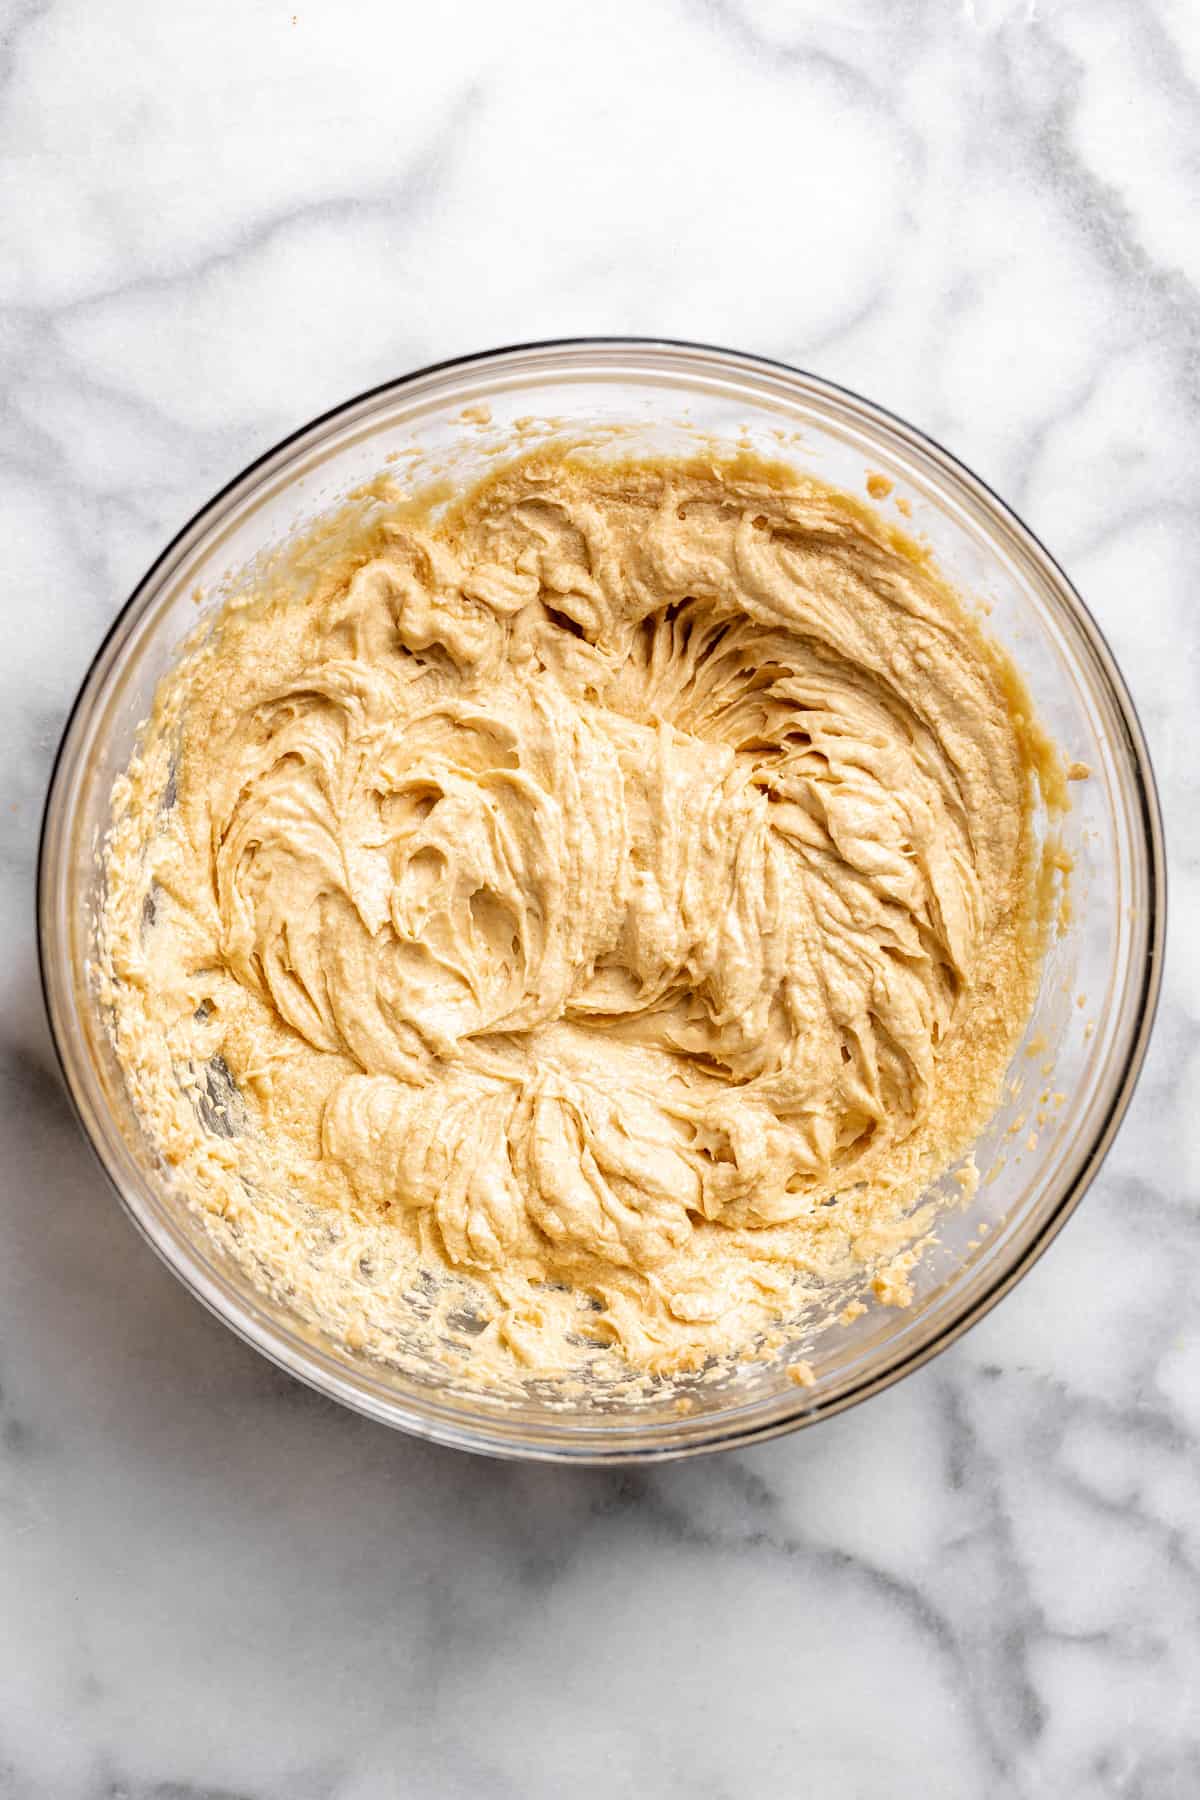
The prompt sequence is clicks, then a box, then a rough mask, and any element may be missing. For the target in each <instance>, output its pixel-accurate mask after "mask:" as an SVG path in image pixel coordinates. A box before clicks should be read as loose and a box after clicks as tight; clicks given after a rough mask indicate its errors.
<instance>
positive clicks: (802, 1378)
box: [787, 1362, 817, 1388]
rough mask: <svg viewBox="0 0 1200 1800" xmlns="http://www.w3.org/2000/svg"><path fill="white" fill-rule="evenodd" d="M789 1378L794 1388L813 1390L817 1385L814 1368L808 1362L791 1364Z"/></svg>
mask: <svg viewBox="0 0 1200 1800" xmlns="http://www.w3.org/2000/svg"><path fill="white" fill-rule="evenodd" d="M787 1377H788V1380H789V1381H790V1382H791V1383H792V1384H793V1386H794V1387H802V1388H812V1387H816V1385H817V1378H816V1375H815V1374H814V1373H813V1366H812V1364H811V1363H808V1362H794V1363H792V1364H790V1365H789V1367H788V1372H787Z"/></svg>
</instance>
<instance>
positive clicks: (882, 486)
mask: <svg viewBox="0 0 1200 1800" xmlns="http://www.w3.org/2000/svg"><path fill="white" fill-rule="evenodd" d="M894 485H895V484H894V483H893V482H892V481H891V480H890V479H889V478H888V476H886V475H879V474H876V473H875V472H872V473H871V474H870V475H868V476H867V492H868V494H870V496H871V498H872V500H886V499H887V497H888V495H889V494H890V493H891V491H892V488H893V486H894Z"/></svg>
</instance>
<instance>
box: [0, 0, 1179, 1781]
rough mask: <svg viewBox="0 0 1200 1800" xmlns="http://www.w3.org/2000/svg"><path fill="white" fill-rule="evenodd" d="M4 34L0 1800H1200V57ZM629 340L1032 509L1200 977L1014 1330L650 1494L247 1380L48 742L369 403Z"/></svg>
mask: <svg viewBox="0 0 1200 1800" xmlns="http://www.w3.org/2000/svg"><path fill="white" fill-rule="evenodd" d="M292 7H298V8H299V10H298V11H297V12H295V13H293V11H292V10H291V9H292ZM0 36H2V47H0V101H2V105H0V157H2V159H3V184H4V185H3V193H4V204H3V206H2V207H0V287H2V289H3V294H2V305H0V366H2V369H3V375H2V380H3V395H4V403H3V408H2V411H0V519H2V520H3V533H2V536H0V546H2V549H0V755H2V757H3V766H4V768H5V770H6V776H7V779H6V787H7V794H6V797H5V800H4V803H3V807H2V809H0V944H2V946H3V952H2V955H0V995H2V998H0V1171H2V1173H0V1232H2V1237H0V1246H2V1247H0V1620H2V1621H3V1625H2V1627H0V1796H3V1797H4V1800H27V1797H37V1800H43V1797H46V1800H374V1797H375V1796H392V1795H405V1796H408V1795H412V1796H420V1797H424V1796H454V1797H457V1796H480V1797H485V1800H491V1797H493V1796H494V1797H496V1800H508V1797H513V1800H527V1797H532V1800H539V1797H542V1796H544V1797H546V1800H557V1797H558V1796H560V1795H563V1794H568V1793H569V1794H571V1795H572V1796H574V1797H575V1800H590V1797H591V1796H601V1795H605V1796H607V1795H611V1794H636V1795H655V1796H660V1795H661V1796H688V1797H692V1796H696V1797H700V1800H705V1797H707V1800H741V1797H742V1796H746V1797H747V1800H749V1797H750V1796H753V1797H754V1800H772V1797H775V1796H779V1797H781V1800H783V1797H786V1800H795V1797H797V1796H801V1795H803V1796H809V1795H814V1796H824V1795H826V1794H828V1795H838V1796H846V1797H847V1800H893V1797H895V1796H908V1795H918V1794H919V1795H921V1796H922V1797H923V1800H989V1797H990V1796H1009V1795H1013V1796H1029V1797H1031V1800H1036V1797H1039V1796H1047V1797H1053V1800H1063V1797H1065V1796H1071V1797H1072V1800H1075V1797H1078V1800H1093V1797H1096V1800H1099V1797H1101V1796H1103V1797H1106V1800H1107V1797H1109V1796H1112V1797H1114V1800H1115V1797H1118V1796H1119V1797H1120V1800H1184V1797H1186V1800H1194V1796H1196V1795H1197V1794H1198V1793H1200V1298H1198V1296H1197V1285H1198V1284H1197V1275H1198V1273H1200V1105H1198V1104H1197V1102H1198V1101H1200V956H1198V955H1197V953H1196V951H1195V948H1194V946H1192V945H1191V942H1190V923H1191V920H1192V918H1193V916H1194V914H1195V911H1196V909H1197V907H1198V906H1200V839H1198V835H1197V829H1196V820H1197V818H1198V817H1200V783H1198V780H1197V773H1196V770H1197V761H1196V756H1195V749H1194V746H1192V740H1191V733H1192V731H1193V729H1194V728H1195V720H1196V711H1197V704H1198V702H1200V612H1198V611H1197V604H1196V594H1197V587H1198V583H1200V534H1198V533H1197V530H1196V519H1197V511H1196V504H1197V503H1196V474H1197V468H1198V466H1200V223H1198V222H1197V221H1198V215H1197V208H1196V186H1195V171H1196V167H1197V159H1198V158H1200V99H1198V94H1200V89H1198V86H1197V84H1198V83H1200V12H1198V11H1197V10H1196V8H1195V7H1194V6H1191V5H1189V4H1188V0H1175V3H1174V4H1172V3H1171V0H1146V3H1144V4H1139V3H1137V0H1128V3H1126V4H1122V3H1120V0H1086V3H1084V0H896V3H891V0H839V3H838V4H836V5H835V4H834V3H833V0H828V3H824V4H818V3H815V0H813V3H809V0H791V3H790V4H784V3H780V0H776V3H772V0H612V3H611V4H608V5H606V6H604V7H588V8H584V7H573V6H570V5H563V4H561V0H516V4H510V5H508V6H504V7H497V6H491V5H487V4H485V3H484V0H469V3H467V4H448V5H443V6H440V7H439V6H434V7H427V8H425V7H423V8H420V9H415V8H414V9H408V11H407V14H406V9H404V8H402V7H397V6H396V5H395V4H394V0H380V3H379V4H374V3H373V0H353V3H349V4H342V5H337V4H333V3H332V0H322V3H321V4H308V3H306V0H284V3H283V4H280V5H267V4H263V3H261V0H220V3H218V0H205V3H204V4H201V3H200V0H176V3H175V4H172V5H169V6H168V5H163V6H145V5H140V4H138V3H137V0H110V4H107V5H105V6H98V5H88V4H86V3H85V0H78V3H73V0H6V3H4V4H2V5H0ZM588 331H599V332H609V333H619V332H633V333H643V334H647V333H648V334H664V335H675V336H682V337H688V338H694V339H705V340H710V341H715V342H718V343H729V344H734V345H738V346H742V347H744V348H746V349H751V350H758V351H762V352H765V353H767V354H770V355H773V356H777V357H781V358H784V359H787V360H791V361H794V362H798V363H801V364H803V365H806V366H808V367H810V368H813V369H816V370H818V371H820V372H822V373H823V374H825V375H828V376H831V377H833V378H835V379H836V380H839V381H842V382H845V383H846V384H848V385H850V386H851V387H854V388H857V389H859V390H861V391H863V392H865V393H868V394H870V395H872V396H873V397H875V398H876V399H878V400H880V401H882V402H884V403H885V404H887V405H888V406H890V407H892V408H894V409H896V410H897V411H899V412H900V413H902V414H904V415H906V416H908V417H910V418H911V419H913V420H914V421H915V422H916V423H918V424H920V425H922V426H924V427H925V428H927V429H928V430H930V431H932V432H933V433H934V434H935V435H936V436H937V437H939V438H940V439H942V440H943V441H944V442H945V443H947V444H948V445H950V446H951V447H952V448H953V449H955V450H956V451H957V452H958V453H959V454H960V455H962V456H963V457H964V458H965V459H966V460H967V461H968V462H969V463H971V464H972V465H973V466H974V467H975V468H976V469H978V470H979V472H980V473H981V474H982V475H984V476H985V478H986V479H987V480H989V481H990V482H991V483H992V484H993V485H994V486H995V487H996V488H998V489H999V491H1000V492H1001V493H1003V494H1004V495H1006V496H1007V497H1008V498H1009V499H1010V500H1011V501H1013V502H1014V503H1015V504H1016V505H1017V507H1018V508H1019V509H1020V510H1021V511H1022V512H1023V513H1024V515H1025V516H1026V517H1027V518H1028V520H1029V521H1030V523H1031V524H1032V525H1033V527H1034V529H1035V530H1036V531H1037V532H1038V533H1039V534H1040V535H1041V536H1042V537H1043V539H1044V540H1045V541H1046V542H1047V543H1048V544H1049V545H1050V546H1051V548H1052V549H1053V550H1054V551H1055V552H1056V554H1057V555H1058V556H1059V557H1060V559H1061V560H1062V561H1063V562H1064V563H1065V564H1066V566H1067V568H1068V569H1069V570H1070V572H1071V574H1072V575H1073V577H1074V578H1075V580H1076V582H1077V583H1078V585H1079V586H1080V588H1081V589H1082V591H1083V593H1084V595H1085V596H1086V598H1087V600H1088V601H1089V603H1090V604H1091V606H1092V607H1093V609H1094V611H1095V612H1096V614H1097V615H1098V617H1099V619H1100V621H1101V623H1102V625H1103V627H1104V629H1105V631H1106V632H1107V633H1108V635H1109V637H1110V639H1111V641H1112V643H1113V645H1114V647H1115V649H1116V651H1117V653H1118V655H1119V657H1120V659H1121V661H1122V663H1123V666H1124V668H1125V670H1126V672H1127V674H1128V677H1129V680H1130V683H1131V685H1132V687H1133V690H1134V694H1135V696H1136V698H1137V700H1138V701H1139V703H1140V705H1141V708H1142V712H1143V718H1144V720H1145V723H1146V727H1147V730H1148V734H1149V737H1150V739H1151V743H1152V747H1153V751H1154V754H1155V758H1156V764H1157V770H1158V776H1159V781H1160V784H1161V789H1162V797H1163V803H1164V807H1165V811H1166V817H1167V826H1168V835H1169V840H1170V848H1171V856H1172V877H1173V892H1172V899H1173V911H1174V918H1175V920H1176V921H1177V922H1178V923H1177V926H1176V929H1175V931H1174V934H1173V941H1172V944H1171V948H1170V956H1169V963H1168V970H1167V980H1166V987H1165V991H1164V996H1163V1003H1162V1008H1161V1012H1160V1016H1159V1023H1158V1028H1157V1035H1156V1039H1155V1042H1154V1046H1153V1048H1152V1051H1151V1055H1150V1058H1149V1061H1148V1063H1147V1066H1146V1069H1145V1072H1144V1075H1143V1078H1142V1083H1141V1087H1140V1090H1139V1092H1138V1095H1137V1098H1136V1101H1135V1103H1134V1106H1133V1108H1132V1111H1131V1112H1130V1115H1129V1117H1128V1119H1127V1121H1126V1124H1125V1126H1124V1129H1123V1131H1122V1133H1121V1135H1120V1138H1119V1141H1118V1143H1117V1145H1116V1147H1115V1149H1114V1150H1113V1152H1112V1154H1111V1156H1110V1157H1109V1160H1108V1163H1107V1165H1106V1167H1105V1169H1104V1171H1103V1173H1102V1175H1101V1177H1100V1178H1099V1180H1098V1181H1097V1182H1096V1184H1095V1186H1094V1188H1093V1190H1092V1192H1091V1194H1090V1195H1089V1197H1088V1199H1087V1201H1086V1203H1085V1204H1084V1205H1083V1207H1082V1208H1081V1210H1080V1212H1079V1213H1078V1215H1077V1216H1076V1218H1075V1220H1074V1221H1073V1222H1072V1224H1071V1225H1070V1226H1069V1228H1068V1229H1067V1231H1066V1232H1065V1233H1064V1235H1063V1236H1062V1238H1061V1239H1060V1240H1059V1241H1058V1242H1057V1243H1056V1244H1055V1245H1054V1247H1053V1249H1052V1250H1051V1251H1050V1253H1049V1254H1048V1255H1047V1256H1046V1257H1045V1259H1044V1260H1043V1261H1042V1263H1041V1264H1040V1265H1039V1266H1038V1267H1037V1269H1036V1270H1035V1271H1034V1272H1033V1273H1032V1274H1031V1275H1030V1277H1029V1278H1028V1279H1027V1280H1026V1281H1025V1283H1024V1284H1023V1285H1022V1287H1021V1288H1020V1289H1019V1290H1018V1291H1017V1292H1016V1293H1014V1294H1013V1295H1012V1296H1011V1297H1010V1298H1009V1299H1008V1300H1006V1301H1005V1303H1004V1304H1003V1305H1002V1306H1001V1307H1000V1309H999V1310H998V1311H997V1312H996V1313H994V1314H993V1315H992V1316H991V1317H990V1318H988V1319H987V1320H986V1321H985V1322H984V1323H983V1324H981V1325H980V1326H979V1327H978V1328H977V1329H976V1330H975V1331H973V1332H972V1333H971V1334H970V1335H969V1336H968V1337H967V1338H966V1339H965V1340H964V1341H963V1342H961V1343H960V1344H959V1345H957V1346H956V1347H955V1348H954V1349H953V1350H951V1351H950V1352H948V1353H947V1354H946V1355H944V1356H942V1357H941V1358H940V1359H939V1360H937V1361H936V1362H935V1363H934V1364H933V1365H932V1366H930V1367H929V1368H927V1369H926V1370H924V1371H923V1372H922V1373H920V1374H919V1375H917V1376H914V1377H912V1378H910V1379H909V1380H908V1381H906V1382H905V1383H903V1384H902V1385H901V1386H900V1387H898V1388H896V1389H893V1390H892V1391H891V1392H890V1393H888V1394H886V1395H885V1396H883V1397H881V1398H879V1399H876V1400H874V1401H872V1402H871V1403H869V1404H868V1405H867V1406H865V1407H862V1408H860V1409H859V1410H858V1411H856V1412H854V1413H852V1414H849V1415H847V1416H845V1417H842V1418H840V1419H837V1420H835V1421H833V1422H831V1423H828V1424H826V1425H824V1426H822V1427H820V1428H818V1429H817V1430H815V1431H812V1432H808V1433H804V1434H801V1435H799V1436H795V1437H792V1438H790V1439H785V1440H782V1441H779V1442H776V1443H771V1444H767V1445H764V1446H762V1447H760V1448H758V1449H756V1450H753V1451H750V1452H747V1453H745V1454H739V1455H736V1456H733V1455H731V1456H726V1457H717V1458H710V1459H706V1460H702V1461H700V1462H695V1463H690V1464H684V1465H676V1466H671V1467H664V1468H662V1469H660V1470H656V1471H647V1472H637V1473H621V1472H615V1473H603V1472H597V1471H588V1470H561V1471H560V1470H554V1469H546V1468H521V1467H515V1466H504V1465H500V1464H493V1463H488V1462H486V1461H483V1460H479V1459H473V1458H469V1457H466V1456H462V1455H457V1454H454V1453H451V1452H448V1451H440V1450H436V1449H433V1448H431V1447H428V1446H425V1445H422V1444H420V1443H416V1442H409V1441H407V1440H405V1439H404V1438H402V1437H400V1436H398V1435H394V1434H391V1433H389V1432H387V1431H386V1430H384V1429H382V1428H380V1427H377V1426H374V1425H371V1424H368V1423H366V1422H365V1421H363V1420H361V1419H358V1418H355V1417H353V1416H351V1415H350V1414H348V1413H345V1412H343V1411H341V1410H340V1409H338V1408H337V1407H336V1406H334V1405H333V1404H332V1403H328V1402H325V1401H323V1400H321V1399H319V1398H317V1397H315V1396H314V1395H312V1394H311V1393H309V1392H308V1391H306V1390H305V1389H304V1388H302V1387H300V1386H298V1385H297V1384H295V1383H294V1382H292V1381H290V1380H288V1379H286V1378H285V1377H283V1376H282V1375H280V1374H278V1373H277V1372H276V1371H275V1370H274V1369H273V1368H272V1367H271V1366H269V1365H268V1364H267V1363H266V1362H265V1361H263V1360H261V1359H260V1358H259V1357H257V1356H256V1355H255V1354H254V1353H253V1352H252V1351H250V1350H249V1349H247V1348H245V1347H244V1346H243V1345H242V1344H241V1343H239V1342H237V1341H235V1340H234V1338H233V1337H232V1336H231V1335H230V1334H229V1333H228V1332H226V1331H225V1330H224V1329H223V1328H222V1327H221V1326H220V1325H218V1324H217V1323H216V1322H215V1321H214V1320H213V1319H211V1318H210V1317H209V1316H208V1315H207V1314H206V1313H204V1312H203V1311H202V1310H201V1309H200V1308H199V1307H198V1306H197V1305H195V1304H194V1303H193V1302H192V1301H191V1300H190V1299H189V1298H188V1297H187V1296H186V1295H185V1294H184V1292H183V1290H182V1289H181V1288H180V1287H179V1286H178V1285H177V1284H176V1282H175V1281H174V1280H173V1278H172V1277H171V1276H170V1275H169V1274H167V1272H166V1271H165V1270H164V1269H163V1268H161V1267H160V1266H159V1264H158V1263H157V1262H156V1261H155V1259H154V1258H153V1256H152V1255H151V1253H150V1251H149V1250H148V1249H147V1248H146V1247H145V1246H144V1245H143V1244H142V1243H141V1242H140V1240H139V1239H138V1238H137V1237H136V1236H135V1235H134V1233H133V1232H132V1231H131V1230H130V1228H129V1227H128V1225H127V1224H126V1222H125V1220H124V1218H123V1216H122V1214H121V1212H120V1210H119V1208H118V1206H117V1203H116V1201H115V1200H114V1199H113V1198H112V1197H111V1195H110V1194H109V1193H108V1192H107V1191H106V1189H105V1187H104V1185H103V1183H102V1181H101V1179H100V1178H99V1176H98V1174H97V1171H96V1168H95V1167H94V1165H93V1163H92V1161H91V1159H90V1156H89V1154H88V1152H87V1150H86V1149H85V1146H84V1144H83V1143H82V1141H81V1139H80V1136H79V1133H78V1132H77V1130H76V1128H75V1126H74V1124H73V1122H72V1120H71V1117H70V1116H69V1113H68V1110H67V1106H66V1102H65V1100H64V1097H63V1093H62V1090H61V1087H60V1083H59V1079H58V1076H57V1073H56V1070H55V1066H54V1061H53V1056H52V1053H51V1049H50V1044H49V1040H48V1037H47V1032H46V1027H45V1023H44V1019H43V1014H42V1008H41V1001H40V998H39V993H38V986H37V977H36V970H35V956H34V936H33V910H32V895H33V879H34V857H35V848H36V837H37V827H38V820H39V812H40V808H41V804H42V797H43V792H44V788H45V783H46V779H47V776H48V772H49V767H50V761H51V757H52V755H53V751H54V747H55V743H56V740H57V737H58V734H59V732H60V729H61V727H62V724H63V722H64V718H65V715H66V712H67V709H68V706H69V705H70V702H71V699H72V696H73V694H74V692H75V688H76V685H77V683H78V682H79V680H80V678H81V676H82V674H83V672H84V670H85V668H86V666H87V663H88V661H89V658H90V656H91V654H92V651H93V649H94V647H95V645H96V643H97V641H98V639H99V638H100V636H101V634H102V632H103V631H104V629H105V627H106V626H107V624H108V623H109V621H110V620H111V618H112V617H113V615H114V613H115V611H116V610H117V608H118V606H119V605H120V604H121V601H122V599H123V598H124V596H125V595H126V594H127V592H128V591H129V589H130V587H131V585H132V584H133V582H134V581H135V580H136V578H137V577H138V576H139V574H140V573H141V572H142V570H143V568H144V567H145V566H146V564H147V563H148V562H149V561H150V560H151V558H152V557H153V555H154V554H155V552H156V551H157V549H158V548H159V547H160V546H161V545H162V543H163V542H164V541H165V540H166V539H167V538H168V537H169V536H170V535H171V534H172V533H173V532H174V531H175V530H176V529H177V527H178V526H179V525H180V524H181V523H182V522H183V521H184V520H185V519H186V518H187V517H188V516H189V515H190V514H191V513H192V511H193V510H194V509H195V508H196V507H197V506H198V505H199V504H200V503H201V502H202V501H203V500H204V499H205V498H207V496H208V495H209V494H210V493H211V492H212V491H213V490H214V489H216V488H217V487H218V486H219V485H220V484H222V483H223V482H224V481H226V480H227V479H228V478H229V477H230V476H231V475H232V474H234V473H235V472H236V471H237V470H238V469H239V468H240V467H241V466H242V465H243V464H244V463H245V462H246V461H247V460H249V459H250V458H251V457H252V456H254V455H255V454H257V453H258V452H259V451H260V450H262V449H263V448H264V447H265V446H267V445H269V444H270V443H271V442H272V441H274V440H275V439H276V438H277V437H279V436H280V435H282V434H283V433H284V432H286V431H288V430H289V429H291V428H292V427H294V426H295V425H297V424H298V423H300V422H302V421H303V420H305V419H307V418H309V417H310V416H312V415H313V414H316V413H318V412H320V411H322V410H323V409H325V408H327V407H329V406H331V405H333V404H335V403H336V402H337V401H339V400H341V399H342V398H344V397H345V396H347V395H349V394H350V393H352V392H354V391H356V390H358V389H361V388H365V387H367V386H369V385H371V384H373V383H375V382H378V381H381V380H383V379H385V378H386V377H389V376H391V375H394V374H396V373H399V372H401V371H403V370H404V369H406V368H409V367H412V366H414V365H416V364H420V363H425V362H428V361H431V360H434V359H437V358H440V357H445V356H451V355H454V354H457V353H459V352H463V351H467V350H471V349H474V348H479V347H483V346H485V345H490V344H495V343H502V342H510V341H514V340H520V339H531V338H538V337H550V336H562V335H569V334H572V333H579V332H588ZM1189 746H1191V747H1189Z"/></svg>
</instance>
